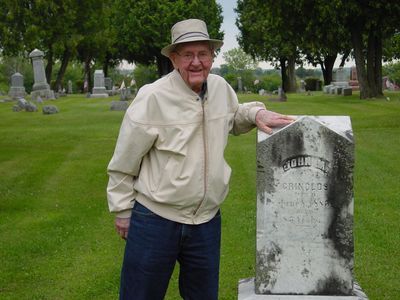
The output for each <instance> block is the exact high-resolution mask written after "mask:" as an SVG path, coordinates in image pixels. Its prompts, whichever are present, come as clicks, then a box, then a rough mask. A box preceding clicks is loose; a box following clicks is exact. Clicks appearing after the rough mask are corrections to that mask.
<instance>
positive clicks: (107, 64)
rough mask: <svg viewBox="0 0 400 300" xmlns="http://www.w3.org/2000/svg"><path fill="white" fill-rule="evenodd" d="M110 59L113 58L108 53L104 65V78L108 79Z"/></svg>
mask: <svg viewBox="0 0 400 300" xmlns="http://www.w3.org/2000/svg"><path fill="white" fill-rule="evenodd" d="M110 57H111V54H110V52H107V53H106V57H105V58H104V63H103V73H104V77H108V66H109V63H110Z"/></svg>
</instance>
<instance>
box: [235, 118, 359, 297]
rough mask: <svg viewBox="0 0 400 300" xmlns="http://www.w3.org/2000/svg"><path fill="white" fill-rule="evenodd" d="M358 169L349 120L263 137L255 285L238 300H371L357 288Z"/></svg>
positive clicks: (311, 122) (249, 283)
mask: <svg viewBox="0 0 400 300" xmlns="http://www.w3.org/2000/svg"><path fill="white" fill-rule="evenodd" d="M353 168H354V141H353V134H352V128H351V122H350V118H349V117H346V116H336V117H308V116H306V117H301V118H298V119H297V120H296V121H295V122H294V123H292V124H291V125H289V126H287V127H285V128H282V129H281V130H277V131H276V132H275V133H274V134H272V135H267V134H264V133H262V132H259V134H258V144H257V235H256V241H257V242H256V277H255V279H254V280H253V279H250V280H244V281H241V282H240V283H239V300H245V299H246V300H252V299H254V300H255V299H260V300H261V299H265V300H269V299H271V300H272V299H274V300H275V299H279V300H290V299H296V300H306V299H307V300H309V299H316V300H317V299H318V300H323V299H326V300H342V299H343V300H344V299H348V300H359V299H367V298H366V296H365V294H363V293H362V292H361V291H360V289H359V288H358V287H357V286H356V285H354V281H353V267H354V266H353V265H354V247H353V206H354V204H353ZM277 295H279V297H278V296H277ZM293 295H297V296H296V298H293V297H294V296H293ZM311 295H313V296H318V298H310V296H311ZM364 296H365V297H364ZM277 297H278V298H277Z"/></svg>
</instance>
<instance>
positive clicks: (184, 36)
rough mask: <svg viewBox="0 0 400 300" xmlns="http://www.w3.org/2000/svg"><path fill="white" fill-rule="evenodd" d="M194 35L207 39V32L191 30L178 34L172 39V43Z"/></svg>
mask: <svg viewBox="0 0 400 300" xmlns="http://www.w3.org/2000/svg"><path fill="white" fill-rule="evenodd" d="M196 36H198V37H203V38H206V39H209V36H208V34H205V33H203V32H199V31H192V32H186V33H184V34H182V35H180V36H178V37H177V38H176V39H175V40H174V41H173V44H174V43H176V42H178V41H179V40H182V39H186V38H192V37H196Z"/></svg>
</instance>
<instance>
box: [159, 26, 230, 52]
mask: <svg viewBox="0 0 400 300" xmlns="http://www.w3.org/2000/svg"><path fill="white" fill-rule="evenodd" d="M198 41H208V42H210V44H211V45H212V46H213V47H214V49H219V48H221V46H222V45H223V44H224V42H223V41H220V40H214V39H210V36H209V35H208V31H207V25H206V23H204V21H202V20H198V19H188V20H183V21H180V22H178V23H176V24H175V25H174V26H172V28H171V44H170V45H168V46H166V47H164V48H162V49H161V54H162V55H165V56H167V57H168V56H169V54H170V53H171V52H172V51H173V50H174V48H175V47H176V46H177V45H179V44H182V43H188V42H198Z"/></svg>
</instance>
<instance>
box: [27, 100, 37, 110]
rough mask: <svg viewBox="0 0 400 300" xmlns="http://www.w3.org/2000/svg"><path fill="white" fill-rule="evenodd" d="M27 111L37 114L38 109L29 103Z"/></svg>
mask: <svg viewBox="0 0 400 300" xmlns="http://www.w3.org/2000/svg"><path fill="white" fill-rule="evenodd" d="M25 111H27V112H37V111H38V109H37V107H36V105H35V104H33V103H32V102H28V104H27V105H26V106H25Z"/></svg>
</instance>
